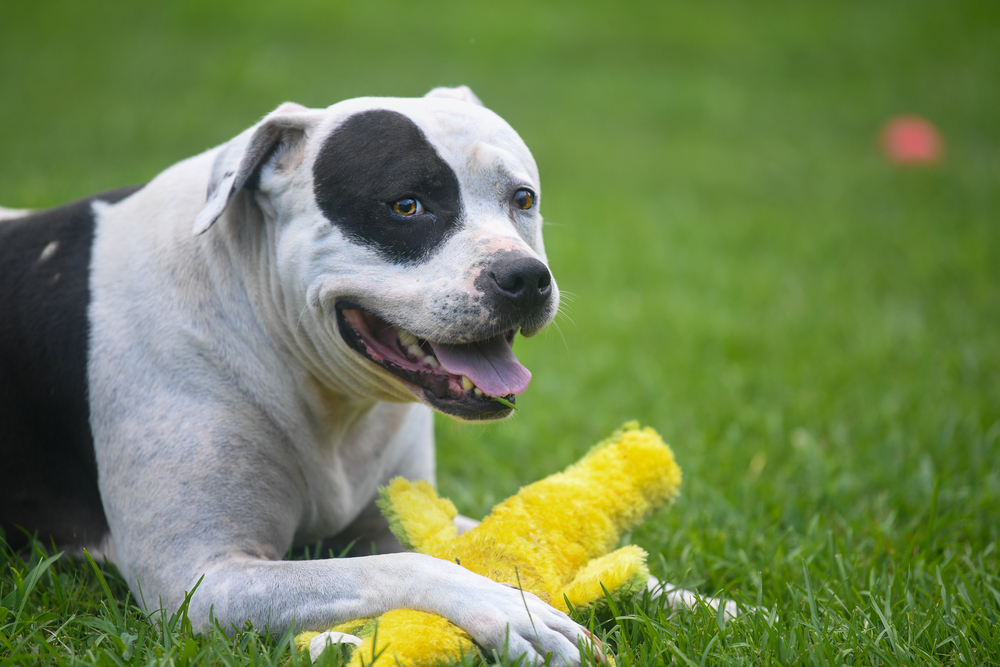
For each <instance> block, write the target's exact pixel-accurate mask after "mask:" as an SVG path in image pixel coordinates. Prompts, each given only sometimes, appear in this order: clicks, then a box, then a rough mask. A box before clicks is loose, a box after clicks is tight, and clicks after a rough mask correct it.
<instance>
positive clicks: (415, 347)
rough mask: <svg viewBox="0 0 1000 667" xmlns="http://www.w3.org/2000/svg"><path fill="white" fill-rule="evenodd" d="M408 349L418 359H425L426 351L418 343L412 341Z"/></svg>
mask: <svg viewBox="0 0 1000 667" xmlns="http://www.w3.org/2000/svg"><path fill="white" fill-rule="evenodd" d="M406 351H407V352H409V353H410V354H412V355H413V356H414V357H416V358H417V359H423V358H424V351H423V350H421V349H420V346H419V345H417V344H416V343H411V344H410V345H408V346H407V347H406Z"/></svg>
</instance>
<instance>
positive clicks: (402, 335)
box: [396, 327, 419, 346]
mask: <svg viewBox="0 0 1000 667" xmlns="http://www.w3.org/2000/svg"><path fill="white" fill-rule="evenodd" d="M396 335H397V336H399V342H401V343H402V344H403V345H407V346H409V345H416V344H417V343H418V342H419V341H418V340H417V337H416V336H414V335H413V334H411V333H410V332H409V331H404V330H403V329H400V328H399V327H396Z"/></svg>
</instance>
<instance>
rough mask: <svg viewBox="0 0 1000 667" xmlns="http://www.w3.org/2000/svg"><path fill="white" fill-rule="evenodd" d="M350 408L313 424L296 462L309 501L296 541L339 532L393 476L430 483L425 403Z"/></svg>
mask: <svg viewBox="0 0 1000 667" xmlns="http://www.w3.org/2000/svg"><path fill="white" fill-rule="evenodd" d="M351 407H353V408H354V409H350V407H349V408H348V409H340V410H338V411H337V412H336V413H335V417H336V418H335V419H332V420H324V421H323V422H320V423H314V424H313V432H314V438H315V440H314V442H315V447H312V448H310V451H309V452H308V453H307V454H306V455H305V456H303V457H302V461H301V464H302V466H301V469H302V474H303V477H304V480H305V484H306V488H307V490H308V498H307V502H308V504H307V507H306V511H305V512H304V514H303V517H302V521H301V523H300V525H299V528H298V530H297V531H296V541H297V542H302V541H310V540H315V539H320V538H323V537H329V536H331V535H335V534H337V533H339V532H340V531H341V530H343V529H344V528H345V527H346V526H347V525H349V524H350V523H351V522H352V521H353V520H354V519H355V518H357V516H358V515H359V514H360V513H361V512H362V511H364V510H365V509H366V508H368V507H369V506H370V505H371V504H372V503H373V502H374V500H375V498H376V497H377V495H378V488H379V487H380V486H384V485H386V484H387V483H388V482H389V481H390V480H391V479H393V478H394V477H397V476H403V477H406V478H407V479H427V480H429V481H431V482H433V481H434V450H433V448H434V443H433V418H432V417H431V414H430V411H429V410H428V409H427V408H426V407H425V406H422V405H418V404H413V403H408V404H398V403H386V402H374V403H371V404H369V405H367V406H363V407H362V406H351Z"/></svg>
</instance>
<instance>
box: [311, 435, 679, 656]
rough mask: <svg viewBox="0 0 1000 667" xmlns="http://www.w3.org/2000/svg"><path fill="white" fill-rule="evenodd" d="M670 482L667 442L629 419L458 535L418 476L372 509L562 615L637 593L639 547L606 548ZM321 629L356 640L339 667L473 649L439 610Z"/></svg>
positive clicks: (674, 481) (667, 494)
mask: <svg viewBox="0 0 1000 667" xmlns="http://www.w3.org/2000/svg"><path fill="white" fill-rule="evenodd" d="M680 482H681V471H680V468H678V467H677V464H676V463H675V462H674V456H673V452H671V451H670V448H669V447H668V446H667V445H666V444H664V442H663V440H661V439H660V436H659V435H658V434H657V433H656V431H654V430H653V429H651V428H645V429H640V428H639V426H638V424H636V423H634V422H631V423H628V424H625V426H623V427H622V429H621V430H619V431H617V432H615V433H614V434H613V435H612V436H611V437H610V438H608V439H607V440H604V441H603V442H601V443H599V444H598V445H596V446H595V447H594V448H593V449H591V450H590V452H588V453H587V455H586V456H585V457H584V458H583V459H581V460H580V461H579V462H577V463H576V464H574V465H572V466H570V467H569V468H567V469H566V470H565V471H564V472H561V473H557V474H555V475H551V476H549V477H546V478H545V479H543V480H540V481H538V482H535V483H534V484H531V485H529V486H526V487H524V488H522V489H521V490H520V492H518V493H517V495H515V496H512V497H511V498H508V499H507V500H505V501H504V502H502V503H500V504H499V505H497V506H496V507H494V508H493V512H492V513H491V514H490V515H489V516H488V517H486V518H485V519H483V522H482V523H481V524H479V526H477V527H476V528H474V529H473V530H470V531H468V532H466V533H464V534H462V535H458V534H457V531H456V529H455V525H454V524H453V523H452V519H454V518H455V515H456V514H457V511H456V510H455V506H454V505H453V504H452V502H451V501H450V500H448V499H446V498H439V497H438V495H437V494H436V493H435V491H434V489H433V487H432V486H431V485H430V484H428V483H427V482H408V481H406V480H405V479H403V478H396V479H395V480H393V481H392V482H391V483H390V484H389V486H388V487H387V488H385V489H383V490H382V498H381V500H380V502H379V506H380V507H381V508H382V512H383V514H385V516H386V518H388V519H389V523H390V526H391V527H392V531H393V533H394V534H395V535H396V537H397V538H398V539H399V541H400V542H401V543H402V544H403V546H405V547H406V548H407V549H409V550H411V551H418V552H421V553H425V554H429V555H431V556H436V557H438V558H443V559H446V560H450V561H453V562H457V563H459V564H460V565H462V566H463V567H465V568H468V569H469V570H472V571H473V572H476V573H478V574H481V575H483V576H486V577H489V578H491V579H493V580H494V581H499V582H503V583H507V584H511V585H514V586H518V587H520V588H523V589H524V590H526V591H530V592H531V593H534V594H535V595H537V596H538V597H540V598H541V599H542V600H544V601H546V602H548V603H549V604H551V605H552V606H554V607H556V608H557V609H561V610H563V611H568V610H569V607H568V606H567V603H569V605H572V606H573V607H576V608H587V607H590V606H592V605H594V604H599V603H601V602H602V601H603V600H604V590H605V589H606V590H607V591H608V592H609V593H610V594H611V595H613V596H615V597H620V596H623V595H627V594H630V593H634V592H636V591H639V590H642V588H643V587H644V586H645V584H646V581H647V579H648V578H649V570H648V569H647V567H646V552H645V551H643V550H642V549H640V548H639V547H637V546H625V547H621V548H620V549H617V550H614V551H612V549H614V547H615V546H616V545H617V544H618V542H619V540H620V539H621V536H622V534H623V533H624V532H625V531H627V530H630V529H632V528H634V527H635V526H637V525H638V524H639V523H640V522H641V521H642V520H643V519H645V518H646V517H647V516H649V515H650V514H651V513H652V512H653V511H655V510H656V509H658V508H659V507H661V506H662V505H663V504H664V503H666V502H669V501H672V500H673V499H674V498H675V497H676V496H677V492H678V488H679V486H680ZM602 586H603V589H602ZM376 628H377V631H376ZM330 631H332V632H334V633H350V634H353V635H356V636H358V637H361V638H362V643H361V644H360V645H359V646H357V647H356V648H355V649H354V653H353V655H352V657H351V663H350V667H362V666H363V665H372V663H377V664H376V665H375V667H389V666H390V665H393V664H398V665H400V666H401V667H433V666H434V665H439V664H442V663H450V662H457V661H458V660H459V659H460V657H461V656H462V655H470V654H473V653H474V652H475V651H476V649H475V644H474V643H473V642H472V639H471V638H470V637H469V636H468V635H467V634H466V633H465V632H463V631H462V630H460V629H459V628H458V627H456V626H454V625H452V624H451V623H450V622H448V621H447V620H445V619H444V618H441V617H440V616H436V615H434V614H428V613H425V612H419V611H413V610H409V609H397V610H395V611H391V612H389V613H386V614H383V615H382V616H380V617H378V618H362V619H356V620H354V621H349V622H347V623H342V624H340V625H338V626H336V627H334V628H330ZM325 639H326V635H321V634H320V633H317V632H303V633H301V634H300V635H298V636H297V637H296V639H295V643H296V646H298V647H299V649H300V650H310V645H311V644H313V640H316V641H317V642H318V645H313V646H312V649H313V652H314V653H317V652H318V651H321V650H322V648H323V646H324V645H325ZM376 641H377V645H376Z"/></svg>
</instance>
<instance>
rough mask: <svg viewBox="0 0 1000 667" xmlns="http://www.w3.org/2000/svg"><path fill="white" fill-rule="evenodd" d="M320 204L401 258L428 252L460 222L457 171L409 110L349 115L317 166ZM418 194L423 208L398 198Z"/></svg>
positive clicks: (415, 259)
mask: <svg viewBox="0 0 1000 667" xmlns="http://www.w3.org/2000/svg"><path fill="white" fill-rule="evenodd" d="M313 182H314V186H313V187H314V188H315V190H314V192H315V196H316V202H317V203H318V204H319V207H320V210H322V211H323V215H325V216H326V217H327V218H328V219H329V220H330V221H331V222H332V223H333V224H335V225H337V226H338V227H339V228H340V229H341V230H343V232H344V233H345V234H346V235H347V237H348V238H350V239H351V240H352V241H355V242H357V243H361V244H364V245H367V246H368V247H370V248H373V249H374V250H376V251H377V252H378V253H379V254H380V255H381V256H382V257H384V258H385V259H387V260H389V261H391V262H394V263H396V264H416V263H419V262H421V261H423V260H425V259H427V258H428V257H430V256H431V255H432V254H433V253H434V251H435V250H437V249H438V248H440V247H441V246H442V245H443V244H444V243H445V242H446V241H447V239H448V237H449V236H451V234H452V233H454V231H455V230H456V229H457V228H458V226H459V224H460V219H461V217H462V198H461V194H460V192H459V186H458V177H457V176H456V175H455V172H454V171H453V170H452V168H451V167H450V166H448V163H447V162H445V161H444V160H443V159H442V158H441V156H440V155H438V153H437V151H436V150H434V147H433V146H432V145H431V144H430V142H428V141H427V137H426V136H424V133H423V132H422V131H421V130H420V128H419V127H417V126H416V125H415V124H414V123H413V121H412V120H410V119H409V118H407V117H406V116H404V115H403V114H400V113H396V112H395V111H387V110H385V109H376V110H373V111H365V112H362V113H359V114H356V115H354V116H351V117H350V118H348V119H347V120H346V121H344V123H343V124H341V125H340V127H339V128H337V129H336V130H335V131H334V132H333V133H332V134H331V135H330V136H329V137H327V139H326V141H325V142H324V143H323V147H322V148H321V149H320V153H319V155H318V156H317V158H316V163H315V165H314V166H313ZM405 198H413V199H418V200H420V202H421V203H422V204H423V205H424V213H423V214H421V215H415V216H412V217H403V216H401V215H398V214H396V213H394V212H393V210H392V205H393V203H394V202H396V201H398V200H400V199H405Z"/></svg>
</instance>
